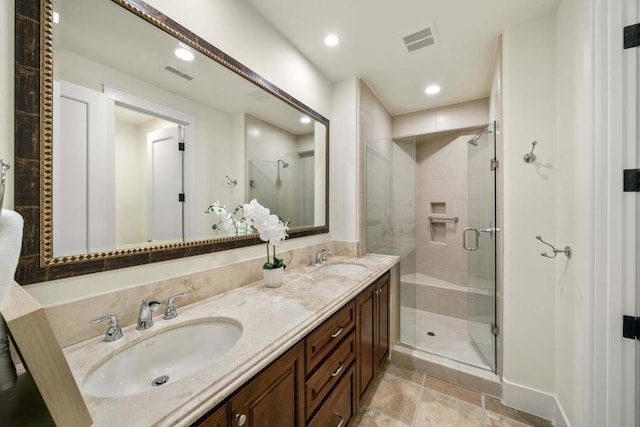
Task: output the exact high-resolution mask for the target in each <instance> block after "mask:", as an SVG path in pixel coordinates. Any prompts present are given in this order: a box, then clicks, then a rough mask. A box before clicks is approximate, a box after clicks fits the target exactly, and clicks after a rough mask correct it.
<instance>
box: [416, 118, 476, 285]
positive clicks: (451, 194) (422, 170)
mask: <svg viewBox="0 0 640 427" xmlns="http://www.w3.org/2000/svg"><path fill="white" fill-rule="evenodd" d="M475 133H476V131H475V130H471V131H468V130H467V131H460V132H454V133H446V134H444V135H442V134H441V135H436V136H425V137H421V138H418V139H417V146H416V230H417V236H418V238H417V242H416V255H417V257H416V258H417V261H416V270H417V272H418V273H422V274H425V275H427V276H431V277H435V278H437V279H440V280H444V281H446V282H449V283H453V284H456V285H460V286H466V285H467V253H466V251H465V250H464V249H463V248H462V234H463V230H464V228H465V227H466V224H467V190H468V182H467V181H468V167H467V166H468V165H467V145H468V143H467V141H469V139H470V138H471V137H472V136H473V135H474V134H475ZM432 213H433V214H444V215H446V216H451V217H454V216H457V217H458V218H459V221H458V222H457V223H455V222H452V221H447V222H433V223H430V222H429V220H428V218H427V217H428V215H429V214H432Z"/></svg>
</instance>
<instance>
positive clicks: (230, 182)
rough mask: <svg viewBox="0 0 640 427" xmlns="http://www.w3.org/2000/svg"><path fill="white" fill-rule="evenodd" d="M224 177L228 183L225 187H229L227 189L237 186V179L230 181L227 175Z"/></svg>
mask: <svg viewBox="0 0 640 427" xmlns="http://www.w3.org/2000/svg"><path fill="white" fill-rule="evenodd" d="M225 177H227V181H229V182H227V186H229V188H233V187H235V186H236V185H238V180H237V179H231V178H229V175H225Z"/></svg>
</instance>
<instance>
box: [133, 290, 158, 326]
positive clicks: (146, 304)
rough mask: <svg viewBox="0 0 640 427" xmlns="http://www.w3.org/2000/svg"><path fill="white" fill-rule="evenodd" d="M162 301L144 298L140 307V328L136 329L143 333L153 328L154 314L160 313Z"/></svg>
mask: <svg viewBox="0 0 640 427" xmlns="http://www.w3.org/2000/svg"><path fill="white" fill-rule="evenodd" d="M160 304H162V303H161V302H160V301H158V300H157V299H154V298H144V299H143V300H142V304H141V305H140V311H139V312H138V326H136V329H137V330H139V331H143V330H145V329H149V328H150V327H152V326H153V313H155V312H156V311H158V309H159V307H160Z"/></svg>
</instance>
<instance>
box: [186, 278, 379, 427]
mask: <svg viewBox="0 0 640 427" xmlns="http://www.w3.org/2000/svg"><path fill="white" fill-rule="evenodd" d="M389 278H390V275H389V273H386V274H384V275H383V276H381V277H380V278H379V279H378V280H376V281H375V282H374V283H373V284H371V286H369V287H367V289H365V290H364V291H363V292H362V293H360V294H359V295H358V296H357V297H356V298H355V299H353V300H352V301H350V302H349V303H347V304H346V305H345V306H344V307H342V308H341V309H340V310H339V311H338V312H337V313H335V314H334V315H333V316H331V317H330V318H329V319H327V320H326V321H325V322H324V323H322V325H320V326H318V327H317V328H316V329H315V330H313V331H312V332H311V333H309V334H308V335H307V336H306V338H305V339H304V340H302V341H300V342H299V343H298V344H296V345H295V346H294V347H293V348H292V349H290V350H289V351H287V352H286V353H285V354H284V355H282V356H280V357H279V358H278V359H277V360H276V361H274V362H273V363H271V365H269V366H268V367H266V368H265V369H264V370H263V371H262V372H260V373H259V374H258V375H256V376H255V377H254V378H253V379H251V380H250V381H249V382H247V383H246V384H244V385H243V386H242V387H241V388H240V389H239V390H238V391H236V392H235V393H233V395H231V397H230V398H229V399H228V400H227V401H226V402H224V403H223V404H222V405H221V406H219V407H218V408H216V409H214V410H212V411H210V412H209V413H208V414H207V415H205V416H203V417H202V418H201V419H200V420H199V421H198V422H196V423H194V424H193V425H194V426H198V427H236V426H245V427H261V426H264V427H294V426H295V427H298V426H304V425H307V426H310V427H320V426H331V427H335V426H341V427H346V426H348V425H349V424H350V423H351V422H352V420H353V418H354V416H355V415H356V414H357V411H358V408H359V407H360V401H361V399H362V397H363V396H364V394H365V393H366V392H367V391H368V389H369V386H370V384H371V383H372V382H373V380H374V379H375V377H376V375H377V374H378V371H379V368H380V366H381V365H382V364H383V363H384V361H385V360H386V359H387V357H388V355H389V331H390V329H389V317H390V316H389V295H390V282H389ZM305 422H306V423H305Z"/></svg>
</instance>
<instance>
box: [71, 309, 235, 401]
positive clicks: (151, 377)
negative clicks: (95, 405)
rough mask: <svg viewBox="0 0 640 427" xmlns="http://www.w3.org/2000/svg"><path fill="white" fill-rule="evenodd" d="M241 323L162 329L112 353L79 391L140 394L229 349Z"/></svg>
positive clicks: (227, 321) (213, 321) (223, 321)
mask: <svg viewBox="0 0 640 427" xmlns="http://www.w3.org/2000/svg"><path fill="white" fill-rule="evenodd" d="M241 335H242V326H241V325H240V323H238V322H236V321H234V320H231V319H207V320H202V321H199V322H196V323H188V324H185V325H182V326H178V327H177V328H173V329H168V330H165V331H162V332H160V333H158V334H156V335H152V336H150V337H149V338H146V339H144V340H142V341H139V342H137V343H135V344H133V345H132V346H130V347H127V348H126V349H124V350H123V351H120V352H118V353H116V354H114V355H113V356H112V357H110V358H109V359H107V360H106V361H105V362H103V363H102V364H101V365H99V366H98V367H97V368H96V369H95V370H93V371H92V372H90V373H89V375H87V377H86V378H85V380H84V381H83V383H82V391H83V392H84V393H86V394H88V395H90V396H94V397H120V396H130V395H132V394H137V393H142V392H144V391H148V390H152V389H155V388H157V387H161V386H163V385H164V384H168V383H171V382H173V381H176V380H179V379H181V378H184V377H186V376H187V375H190V374H193V373H195V372H196V371H199V370H200V369H202V368H204V367H206V366H207V365H209V364H211V363H213V362H214V361H215V358H216V356H221V355H223V354H224V353H226V352H227V351H229V350H230V349H231V348H232V347H233V346H234V345H235V344H236V343H237V342H238V340H239V339H240V336H241Z"/></svg>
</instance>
